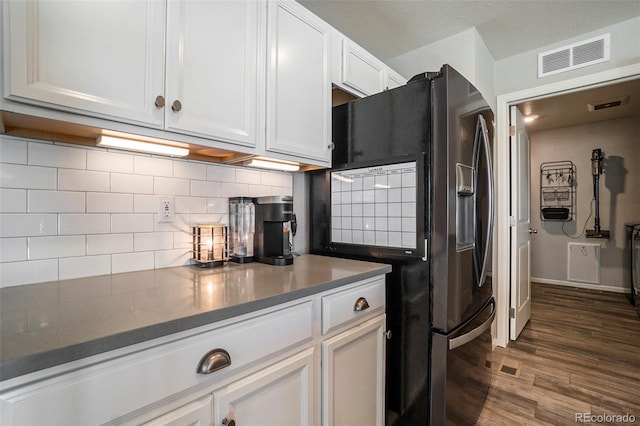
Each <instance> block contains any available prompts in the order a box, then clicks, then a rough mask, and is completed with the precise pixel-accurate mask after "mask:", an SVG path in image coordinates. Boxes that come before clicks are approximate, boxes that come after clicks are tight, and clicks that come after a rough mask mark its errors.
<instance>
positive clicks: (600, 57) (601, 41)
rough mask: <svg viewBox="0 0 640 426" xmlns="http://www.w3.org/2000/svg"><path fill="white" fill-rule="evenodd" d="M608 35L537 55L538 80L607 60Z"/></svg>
mask: <svg viewBox="0 0 640 426" xmlns="http://www.w3.org/2000/svg"><path fill="white" fill-rule="evenodd" d="M610 39H611V36H610V34H604V35H601V36H599V37H596V38H592V39H589V40H585V41H581V42H579V43H574V44H571V45H569V46H565V47H561V48H559V49H554V50H550V51H548V52H544V53H539V54H538V78H542V77H546V76H548V75H553V74H557V73H560V72H565V71H570V70H574V69H576V68H582V67H586V66H587V65H593V64H597V63H600V62H606V61H608V60H609V52H610V48H611V43H610Z"/></svg>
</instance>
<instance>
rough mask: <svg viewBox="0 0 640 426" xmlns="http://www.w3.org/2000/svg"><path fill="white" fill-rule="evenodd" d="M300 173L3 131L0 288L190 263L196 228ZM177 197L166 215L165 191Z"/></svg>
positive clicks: (277, 190) (286, 189) (281, 187)
mask: <svg viewBox="0 0 640 426" xmlns="http://www.w3.org/2000/svg"><path fill="white" fill-rule="evenodd" d="M292 186H293V185H292V175H291V174H288V173H281V172H267V171H260V170H257V169H249V168H241V167H232V166H225V165H218V164H212V163H205V162H199V161H190V160H183V159H172V158H168V157H160V156H148V155H143V154H133V153H127V152H123V151H120V152H117V151H107V150H104V149H100V148H93V147H82V146H77V145H65V144H57V143H53V142H42V141H35V140H27V139H21V138H14V137H9V136H6V135H0V287H7V286H13V285H21V284H29V283H34V282H40V281H51V280H58V279H67V278H78V277H86V276H92V275H101V274H109V273H117V272H127V271H135V270H144V269H154V268H164V267H170V266H179V265H186V264H189V258H190V255H191V253H190V251H189V250H190V248H191V236H190V227H191V226H192V225H195V224H197V223H203V222H204V223H210V222H222V223H228V211H229V207H228V197H233V196H262V195H292V193H293V189H292ZM160 195H162V196H169V197H171V198H172V199H173V200H174V206H175V213H176V214H175V219H174V222H173V223H160V222H158V221H157V218H156V216H157V205H158V196H160Z"/></svg>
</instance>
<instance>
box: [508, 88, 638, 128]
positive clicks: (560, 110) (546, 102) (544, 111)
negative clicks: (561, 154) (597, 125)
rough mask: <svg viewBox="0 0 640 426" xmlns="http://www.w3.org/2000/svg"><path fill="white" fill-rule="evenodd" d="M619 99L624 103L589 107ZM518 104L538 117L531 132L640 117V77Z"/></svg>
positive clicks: (523, 110) (531, 123)
mask: <svg viewBox="0 0 640 426" xmlns="http://www.w3.org/2000/svg"><path fill="white" fill-rule="evenodd" d="M615 101H622V102H621V105H620V106H615V107H611V108H602V109H597V110H595V111H589V108H588V104H593V105H599V104H605V103H613V102H615ZM518 107H519V109H520V111H521V112H522V114H523V115H524V116H527V115H532V116H533V115H537V116H538V118H537V119H535V120H534V121H532V122H530V123H527V125H526V126H527V130H529V132H538V131H541V130H547V129H556V128H559V127H567V126H574V125H578V124H585V123H593V122H597V121H605V120H613V119H619V118H625V117H632V116H638V117H639V119H640V79H636V80H631V81H626V82H622V83H616V84H611V85H607V86H601V87H596V88H592V89H588V90H582V91H578V92H572V93H568V94H562V95H557V96H553V97H548V98H544V99H537V100H534V101H527V102H523V103H521V104H519V105H518Z"/></svg>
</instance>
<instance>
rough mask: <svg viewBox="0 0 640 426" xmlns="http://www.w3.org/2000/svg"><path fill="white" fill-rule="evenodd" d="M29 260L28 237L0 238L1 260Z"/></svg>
mask: <svg viewBox="0 0 640 426" xmlns="http://www.w3.org/2000/svg"><path fill="white" fill-rule="evenodd" d="M21 260H27V239H26V238H0V262H19V261H21Z"/></svg>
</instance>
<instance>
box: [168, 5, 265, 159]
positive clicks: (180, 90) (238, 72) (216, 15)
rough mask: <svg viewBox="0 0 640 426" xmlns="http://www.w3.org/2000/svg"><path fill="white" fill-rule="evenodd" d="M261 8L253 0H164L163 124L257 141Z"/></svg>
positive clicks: (221, 137)
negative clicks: (165, 14)
mask: <svg viewBox="0 0 640 426" xmlns="http://www.w3.org/2000/svg"><path fill="white" fill-rule="evenodd" d="M264 8H265V4H264V3H263V2H259V1H254V0H249V1H238V0H231V1H188V0H180V1H173V0H172V1H169V3H168V13H167V83H166V106H165V108H164V111H165V127H166V129H167V130H171V131H175V132H178V133H186V134H191V135H194V136H203V137H215V138H216V139H219V140H222V141H226V142H234V143H242V144H245V145H249V146H256V142H257V138H258V131H257V130H258V127H257V117H258V110H259V111H260V112H262V111H263V108H259V107H260V106H262V104H263V102H264V100H263V99H259V98H258V93H259V92H258V88H259V87H260V86H261V82H260V79H261V78H264V77H263V76H264V71H261V70H260V69H259V66H260V60H261V59H262V53H263V51H264V50H263V48H262V46H264V38H263V37H262V34H261V33H260V31H259V30H260V29H261V28H263V24H262V22H261V19H264V13H265V12H264ZM261 76H262V77H261Z"/></svg>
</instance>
